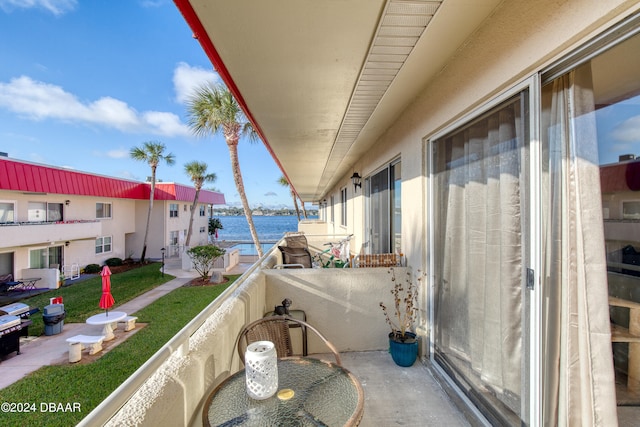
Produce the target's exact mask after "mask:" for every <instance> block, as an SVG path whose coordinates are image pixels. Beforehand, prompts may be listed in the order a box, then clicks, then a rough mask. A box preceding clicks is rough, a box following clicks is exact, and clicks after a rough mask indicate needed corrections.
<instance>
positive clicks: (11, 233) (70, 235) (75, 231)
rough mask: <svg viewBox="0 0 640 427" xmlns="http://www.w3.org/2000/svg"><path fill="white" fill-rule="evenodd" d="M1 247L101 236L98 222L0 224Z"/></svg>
mask: <svg viewBox="0 0 640 427" xmlns="http://www.w3.org/2000/svg"><path fill="white" fill-rule="evenodd" d="M0 230H2V231H1V232H2V246H3V247H11V246H28V245H39V244H50V243H53V242H65V241H68V240H77V239H95V238H96V237H98V236H100V235H101V231H102V223H101V222H100V221H98V220H86V221H85V220H75V221H56V222H11V223H2V224H0Z"/></svg>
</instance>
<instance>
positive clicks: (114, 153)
mask: <svg viewBox="0 0 640 427" xmlns="http://www.w3.org/2000/svg"><path fill="white" fill-rule="evenodd" d="M107 157H111V158H112V159H124V158H128V157H129V150H125V149H124V148H120V149H118V150H109V151H107Z"/></svg>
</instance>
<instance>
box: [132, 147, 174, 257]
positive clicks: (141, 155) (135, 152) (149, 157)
mask: <svg viewBox="0 0 640 427" xmlns="http://www.w3.org/2000/svg"><path fill="white" fill-rule="evenodd" d="M165 148H166V147H165V146H164V144H163V143H161V142H157V141H147V142H144V143H142V147H133V148H132V149H131V152H130V155H131V158H132V159H134V160H139V161H141V162H146V163H147V164H148V165H149V166H150V167H151V194H149V212H147V228H146V229H145V231H144V243H143V244H142V255H140V263H141V264H142V263H144V257H145V255H146V254H147V237H148V236H149V224H150V223H151V211H152V210H153V195H154V193H155V190H156V169H158V163H160V161H162V160H164V162H165V163H166V164H167V165H169V166H171V165H172V164H174V163H175V157H174V155H173V154H171V153H167V154H165V153H164V150H165Z"/></svg>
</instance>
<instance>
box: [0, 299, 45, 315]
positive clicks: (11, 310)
mask: <svg viewBox="0 0 640 427" xmlns="http://www.w3.org/2000/svg"><path fill="white" fill-rule="evenodd" d="M35 311H38V309H35ZM35 311H34V310H31V308H30V307H29V306H28V305H27V304H23V303H21V302H16V303H13V304H9V305H5V306H4V307H0V314H3V313H4V314H9V315H11V316H18V317H20V318H22V319H26V318H27V317H29V316H30V315H31V314H33V313H34V312H35Z"/></svg>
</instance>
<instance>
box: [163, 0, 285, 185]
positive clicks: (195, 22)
mask: <svg viewBox="0 0 640 427" xmlns="http://www.w3.org/2000/svg"><path fill="white" fill-rule="evenodd" d="M173 1H174V3H175V4H176V6H177V7H178V10H180V13H182V16H183V17H184V19H185V21H187V25H189V27H190V28H191V31H193V37H194V38H195V39H196V40H198V42H199V43H200V46H202V49H203V50H204V52H205V54H206V55H207V57H208V58H209V60H210V61H211V64H213V67H214V69H215V70H216V71H217V72H218V74H219V75H220V78H221V79H222V81H223V82H224V83H225V85H227V87H228V88H229V90H230V91H231V93H232V94H233V96H234V97H235V98H236V101H238V104H239V105H240V108H242V111H244V114H245V115H246V116H247V119H249V121H250V122H251V125H252V126H253V128H254V129H255V131H256V132H257V133H258V135H259V136H260V139H261V140H262V143H263V144H264V146H265V147H266V148H267V151H268V152H269V154H271V157H272V158H273V160H274V161H275V162H276V164H277V165H278V168H279V169H280V171H281V172H282V174H283V175H284V176H285V178H286V179H287V181H288V182H289V184H290V186H291V188H292V189H293V191H294V192H295V193H296V195H297V194H298V192H297V191H296V189H295V188H294V187H293V184H291V181H290V180H289V177H288V176H287V173H286V172H285V170H284V168H283V167H282V164H281V163H280V160H278V157H277V156H276V154H275V153H274V152H273V149H272V148H271V146H270V145H269V141H267V138H266V137H265V136H264V133H263V132H262V129H261V128H260V125H259V124H258V122H257V121H256V119H255V118H254V117H253V114H252V113H251V110H249V107H248V106H247V103H246V102H245V100H244V98H243V96H242V94H241V93H240V90H239V89H238V86H236V83H235V82H234V81H233V78H232V77H231V74H230V73H229V70H227V67H226V65H224V62H223V61H222V58H220V55H219V54H218V50H217V49H216V48H215V46H214V45H213V42H212V41H211V39H210V38H209V35H208V34H207V31H206V30H205V29H204V26H203V25H202V22H201V21H200V18H198V15H197V14H196V12H195V11H194V10H193V7H192V6H191V3H190V1H189V0H173Z"/></svg>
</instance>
